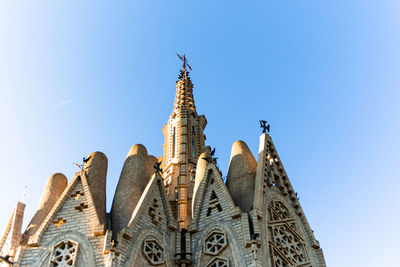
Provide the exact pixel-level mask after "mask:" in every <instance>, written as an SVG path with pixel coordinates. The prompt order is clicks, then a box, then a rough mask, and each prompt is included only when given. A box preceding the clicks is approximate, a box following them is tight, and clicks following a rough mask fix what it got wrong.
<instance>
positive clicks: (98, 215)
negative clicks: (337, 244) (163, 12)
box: [0, 56, 326, 267]
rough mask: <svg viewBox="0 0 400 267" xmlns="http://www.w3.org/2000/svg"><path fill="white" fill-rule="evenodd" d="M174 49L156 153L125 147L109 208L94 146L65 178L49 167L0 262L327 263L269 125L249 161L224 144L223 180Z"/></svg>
mask: <svg viewBox="0 0 400 267" xmlns="http://www.w3.org/2000/svg"><path fill="white" fill-rule="evenodd" d="M180 58H181V59H182V60H183V62H184V64H183V69H182V70H181V71H180V75H179V79H178V81H177V82H176V96H175V102H174V107H173V110H172V113H171V115H170V117H169V120H168V123H167V124H165V125H164V127H163V130H162V132H163V134H164V145H163V156H160V157H158V158H156V157H154V156H152V155H148V154H147V150H146V148H145V147H144V146H143V145H140V144H138V145H134V146H133V147H132V148H131V149H130V151H129V153H128V155H127V157H126V160H125V163H124V167H123V169H122V171H121V176H120V179H119V183H118V186H117V190H116V192H115V195H114V200H113V205H112V208H111V211H110V212H109V213H107V212H106V202H105V200H106V190H105V189H106V174H107V157H106V156H105V155H104V154H103V153H101V152H94V153H92V154H90V155H89V156H88V157H87V158H86V160H85V161H84V163H83V164H82V166H81V171H79V172H77V173H76V174H75V175H74V177H73V178H72V179H71V181H70V182H68V181H67V178H66V177H65V176H64V175H63V174H61V173H56V174H54V175H52V176H51V177H50V178H49V181H48V182H47V184H46V187H45V190H44V192H43V195H42V198H41V201H40V203H39V206H38V208H37V211H36V213H35V214H34V216H33V217H32V218H31V220H30V223H29V224H28V227H27V229H26V230H25V231H24V232H22V229H21V227H22V220H23V213H24V208H25V204H23V203H20V202H18V203H17V206H16V208H15V210H14V212H13V214H12V216H11V218H10V221H9V223H8V225H7V227H6V229H5V231H4V233H3V235H2V237H1V239H0V267H1V266H16V267H20V266H21V267H22V266H30V267H52V266H77V267H96V266H98V267H102V266H105V267H114V266H115V267H119V266H121V267H122V266H125V267H133V266H207V267H228V266H231V267H232V266H254V267H256V266H266V267H289V266H290V267H295V266H296V267H310V266H313V267H324V266H326V264H325V260H324V256H323V253H322V250H321V248H320V245H319V242H318V241H317V240H316V239H315V236H314V233H313V231H312V230H311V228H310V226H309V224H308V222H307V219H306V217H305V214H304V211H303V209H302V207H301V205H300V203H299V200H298V198H297V195H296V193H295V191H294V189H293V187H292V185H291V183H290V180H289V178H288V176H287V174H286V172H285V169H284V167H283V164H282V162H281V161H280V158H279V156H278V153H277V151H276V148H275V146H274V144H273V142H272V138H271V136H270V135H269V133H268V132H266V131H264V132H263V133H262V134H261V136H260V145H259V152H258V155H257V156H258V157H257V160H256V159H255V158H254V156H253V155H252V153H251V151H250V149H249V148H248V147H247V145H246V143H244V142H243V141H236V142H235V143H234V144H233V146H232V153H231V158H230V164H229V171H228V174H227V179H226V182H225V181H224V180H223V178H222V173H221V171H220V170H219V169H218V167H217V164H216V159H215V158H214V157H213V153H212V152H211V149H210V147H208V146H206V145H205V140H206V137H205V135H204V132H203V131H204V129H205V127H206V124H207V120H206V118H205V116H204V115H198V114H197V111H196V107H195V104H194V97H193V84H192V81H191V79H190V77H189V72H188V70H187V68H188V65H187V61H186V58H185V57H184V56H183V57H180ZM161 161H162V163H161V168H162V170H163V171H161V170H157V171H155V168H153V167H155V164H156V163H157V162H161ZM21 232H22V234H21Z"/></svg>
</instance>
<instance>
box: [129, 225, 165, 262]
mask: <svg viewBox="0 0 400 267" xmlns="http://www.w3.org/2000/svg"><path fill="white" fill-rule="evenodd" d="M148 237H151V239H154V240H155V242H156V243H158V244H159V245H161V247H162V249H163V250H164V255H163V257H164V264H165V266H173V265H172V263H171V257H172V256H171V255H172V251H171V246H168V245H167V244H169V242H166V240H165V238H166V234H162V233H160V232H159V231H157V230H155V229H154V228H149V227H147V228H144V229H141V230H140V234H139V235H138V236H137V237H136V238H132V241H133V242H132V243H131V245H130V246H129V248H128V251H127V253H126V255H127V257H126V259H125V263H124V265H123V266H125V267H134V266H135V262H136V260H137V257H138V255H143V254H142V250H143V248H142V245H143V242H144V241H145V240H146V239H147V238H148ZM171 241H172V240H171Z"/></svg>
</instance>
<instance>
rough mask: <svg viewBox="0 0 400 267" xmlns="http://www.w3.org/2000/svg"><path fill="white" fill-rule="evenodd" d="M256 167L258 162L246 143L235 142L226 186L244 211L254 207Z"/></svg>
mask: <svg viewBox="0 0 400 267" xmlns="http://www.w3.org/2000/svg"><path fill="white" fill-rule="evenodd" d="M256 169H257V162H256V160H255V159H254V156H253V154H252V153H251V151H250V149H249V147H248V146H247V145H246V143H245V142H243V141H236V142H235V143H233V145H232V152H231V159H230V162H229V170H228V176H227V179H226V186H227V187H228V190H229V192H230V193H231V195H232V198H233V201H234V202H235V204H236V205H237V206H239V207H240V209H241V210H242V211H243V212H249V211H250V210H251V209H252V207H253V198H254V186H255V178H256Z"/></svg>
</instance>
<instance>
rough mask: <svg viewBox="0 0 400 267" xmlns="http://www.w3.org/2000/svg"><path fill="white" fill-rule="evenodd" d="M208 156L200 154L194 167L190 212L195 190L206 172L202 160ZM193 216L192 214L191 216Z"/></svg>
mask: <svg viewBox="0 0 400 267" xmlns="http://www.w3.org/2000/svg"><path fill="white" fill-rule="evenodd" d="M209 155H210V154H209V153H208V152H207V151H206V152H203V153H201V154H200V156H199V159H198V160H197V166H196V177H195V180H194V188H193V201H192V211H193V210H194V206H193V205H194V200H195V199H196V193H197V190H198V189H199V185H200V184H201V181H202V180H203V178H204V173H205V171H206V167H207V161H205V160H204V159H203V158H205V157H207V156H209ZM192 216H193V214H192Z"/></svg>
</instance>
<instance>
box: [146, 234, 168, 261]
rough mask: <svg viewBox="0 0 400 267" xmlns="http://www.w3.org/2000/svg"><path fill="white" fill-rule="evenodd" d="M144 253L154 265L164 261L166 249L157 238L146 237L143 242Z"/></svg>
mask: <svg viewBox="0 0 400 267" xmlns="http://www.w3.org/2000/svg"><path fill="white" fill-rule="evenodd" d="M143 254H144V256H145V258H146V259H147V261H148V262H149V263H150V264H152V265H158V264H161V263H163V262H164V249H163V248H162V247H161V245H160V243H159V242H158V241H157V240H156V239H146V240H145V241H144V242H143Z"/></svg>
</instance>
